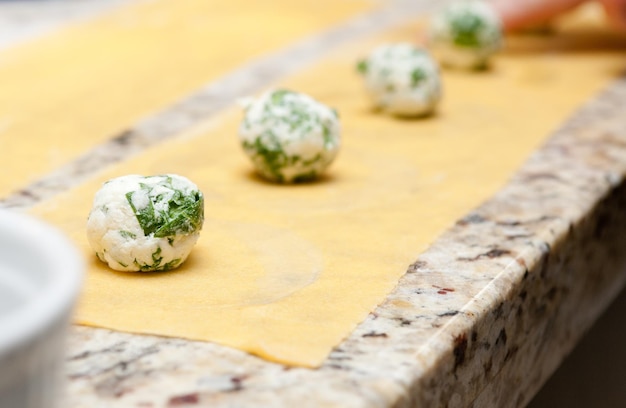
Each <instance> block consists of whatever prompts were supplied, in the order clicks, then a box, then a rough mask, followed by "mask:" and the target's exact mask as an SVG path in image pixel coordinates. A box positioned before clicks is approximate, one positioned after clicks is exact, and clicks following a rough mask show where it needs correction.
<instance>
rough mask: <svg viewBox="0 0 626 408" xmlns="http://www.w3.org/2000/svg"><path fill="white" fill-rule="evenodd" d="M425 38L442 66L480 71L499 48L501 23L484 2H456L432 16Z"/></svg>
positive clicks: (468, 0) (469, 0) (465, 0)
mask: <svg viewBox="0 0 626 408" xmlns="http://www.w3.org/2000/svg"><path fill="white" fill-rule="evenodd" d="M428 37H429V44H430V47H431V49H432V51H433V54H434V55H435V57H436V58H437V59H438V60H439V62H441V64H442V65H445V66H449V67H453V68H461V69H483V68H485V67H487V65H488V61H489V58H490V57H491V56H492V55H493V54H494V53H495V52H497V51H498V50H499V49H500V47H501V45H502V23H501V21H500V17H498V15H497V14H496V12H495V11H494V10H493V8H492V7H491V6H490V5H489V4H488V3H486V2H484V1H480V0H464V1H457V2H453V3H450V4H449V5H448V6H446V7H444V8H443V9H442V10H441V11H440V12H439V13H436V14H435V15H434V16H433V18H432V19H431V24H430V29H429V34H428Z"/></svg>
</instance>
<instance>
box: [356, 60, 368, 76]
mask: <svg viewBox="0 0 626 408" xmlns="http://www.w3.org/2000/svg"><path fill="white" fill-rule="evenodd" d="M367 68H368V64H367V60H361V61H359V62H358V63H357V64H356V70H357V71H358V72H360V73H361V74H366V73H367Z"/></svg>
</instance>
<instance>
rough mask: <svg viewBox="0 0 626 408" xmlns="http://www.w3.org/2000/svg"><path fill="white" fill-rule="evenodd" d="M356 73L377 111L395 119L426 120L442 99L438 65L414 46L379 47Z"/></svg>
mask: <svg viewBox="0 0 626 408" xmlns="http://www.w3.org/2000/svg"><path fill="white" fill-rule="evenodd" d="M357 69H358V70H359V72H360V73H361V74H362V75H363V77H364V79H365V88H366V90H367V92H368V93H369V95H370V97H371V98H372V100H373V101H374V104H375V105H376V107H378V108H380V109H382V110H383V111H386V112H388V113H391V114H393V115H397V116H425V115H428V114H431V113H432V112H433V111H434V110H435V107H436V106H437V103H438V102H439V100H440V99H441V80H440V78H439V67H438V65H437V63H436V62H435V61H434V60H433V59H432V58H431V56H430V54H429V53H428V52H427V51H425V50H423V49H421V48H418V47H416V46H414V45H412V44H409V43H399V44H386V45H382V46H379V47H378V48H376V49H375V50H374V51H373V52H372V53H371V54H370V55H369V57H368V58H367V59H365V60H362V61H360V62H359V64H358V66H357Z"/></svg>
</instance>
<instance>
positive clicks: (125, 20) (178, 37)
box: [0, 0, 373, 197]
mask: <svg viewBox="0 0 626 408" xmlns="http://www.w3.org/2000/svg"><path fill="white" fill-rule="evenodd" d="M372 8H373V2H371V1H368V0H347V1H339V2H337V1H333V0H318V1H291V0H155V1H150V2H141V3H139V4H136V3H134V4H133V5H130V6H126V7H123V8H121V9H119V10H116V11H114V12H111V13H109V14H107V15H105V16H103V17H100V18H97V19H94V20H92V21H87V22H84V23H80V24H75V25H72V26H70V27H68V28H65V29H61V30H59V31H57V32H54V33H52V34H50V35H48V36H46V37H43V38H39V39H37V40H35V41H32V42H28V43H25V44H23V45H20V46H16V47H14V48H10V49H7V50H4V51H2V52H0V161H1V162H2V163H3V166H4V168H5V169H6V168H9V169H11V177H0V197H2V196H5V195H6V194H8V193H10V192H12V191H13V190H15V189H18V188H21V187H25V186H26V185H28V184H29V183H31V182H33V181H34V180H36V179H37V178H39V177H41V176H43V175H44V174H46V173H47V172H49V171H51V170H53V169H55V168H57V167H59V166H61V165H63V164H65V163H67V162H68V161H71V160H72V159H75V158H76V157H77V156H79V155H80V154H81V153H83V152H84V151H86V150H88V149H89V148H91V147H93V146H96V145H97V144H98V143H101V142H103V141H105V140H107V139H109V138H111V137H113V136H115V135H118V134H121V133H123V132H124V131H125V130H126V129H127V128H128V127H129V126H132V125H133V124H134V123H135V122H136V121H138V120H140V119H142V118H143V117H145V116H146V115H149V114H152V113H154V112H156V111H158V110H160V109H163V108H165V107H166V106H168V105H169V104H171V103H173V102H175V101H177V100H179V99H180V98H183V97H185V96H186V95H188V94H189V93H190V92H192V91H193V90H194V89H197V88H198V87H200V86H202V85H204V84H205V83H207V82H209V81H212V80H215V79H217V78H219V77H220V76H221V75H224V74H226V73H228V72H230V71H231V70H233V69H235V68H237V67H239V66H240V65H242V64H245V63H246V62H249V61H251V60H253V59H254V58H256V57H260V56H262V55H264V54H265V53H267V52H268V51H272V50H277V49H279V48H280V47H284V46H286V45H288V44H291V43H293V42H294V41H296V40H297V39H298V38H303V37H304V36H306V35H311V34H313V33H316V32H319V31H320V30H322V29H324V28H326V27H330V26H332V25H335V24H338V23H339V22H340V21H342V20H346V19H348V18H350V17H352V16H355V15H357V14H359V13H362V12H364V11H366V10H369V9H372Z"/></svg>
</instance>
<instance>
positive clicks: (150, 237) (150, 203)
mask: <svg viewBox="0 0 626 408" xmlns="http://www.w3.org/2000/svg"><path fill="white" fill-rule="evenodd" d="M203 222H204V198H203V195H202V193H201V192H200V190H198V187H197V186H196V185H195V184H194V183H192V182H191V181H189V180H188V179H187V178H185V177H182V176H178V175H175V174H166V175H159V176H148V177H144V176H139V175H128V176H123V177H118V178H115V179H112V180H109V181H107V182H106V183H104V185H103V186H102V188H101V189H100V190H99V191H98V192H97V193H96V195H95V197H94V201H93V207H92V209H91V212H90V213H89V218H88V220H87V239H88V241H89V244H90V245H91V247H92V248H93V250H94V251H95V252H96V256H97V257H98V259H100V260H101V261H102V262H104V263H106V264H108V265H109V267H110V268H111V269H115V270H117V271H131V272H136V271H167V270H170V269H174V268H176V267H178V266H180V265H181V264H182V263H183V262H184V261H185V260H186V259H187V256H188V255H189V253H190V252H191V249H192V248H193V246H194V245H195V243H196V241H197V240H198V237H199V235H200V230H201V229H202V224H203Z"/></svg>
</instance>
